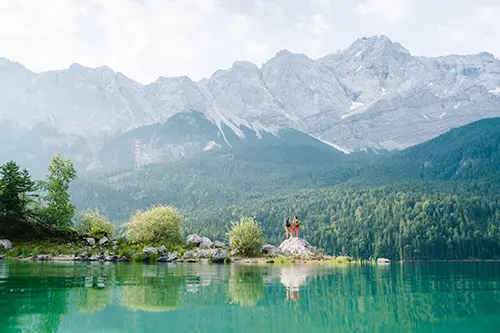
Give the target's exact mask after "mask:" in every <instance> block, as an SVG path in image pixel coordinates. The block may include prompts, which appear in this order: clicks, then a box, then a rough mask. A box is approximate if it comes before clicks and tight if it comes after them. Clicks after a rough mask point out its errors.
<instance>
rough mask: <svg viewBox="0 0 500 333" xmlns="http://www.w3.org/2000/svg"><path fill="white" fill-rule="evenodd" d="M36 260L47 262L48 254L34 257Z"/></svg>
mask: <svg viewBox="0 0 500 333" xmlns="http://www.w3.org/2000/svg"><path fill="white" fill-rule="evenodd" d="M36 260H37V261H49V260H50V256H49V255H48V254H40V255H38V256H36Z"/></svg>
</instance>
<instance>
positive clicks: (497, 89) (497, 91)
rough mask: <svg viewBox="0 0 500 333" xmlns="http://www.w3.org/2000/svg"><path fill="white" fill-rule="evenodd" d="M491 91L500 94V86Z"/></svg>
mask: <svg viewBox="0 0 500 333" xmlns="http://www.w3.org/2000/svg"><path fill="white" fill-rule="evenodd" d="M489 92H490V93H492V94H495V95H500V87H496V89H493V90H490V91H489Z"/></svg>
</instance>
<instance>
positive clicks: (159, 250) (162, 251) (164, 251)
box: [158, 245, 167, 254]
mask: <svg viewBox="0 0 500 333" xmlns="http://www.w3.org/2000/svg"><path fill="white" fill-rule="evenodd" d="M158 252H160V253H161V254H165V253H167V247H166V246H165V245H162V246H160V248H159V249H158Z"/></svg>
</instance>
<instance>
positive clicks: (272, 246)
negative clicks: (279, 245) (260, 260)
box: [261, 244, 276, 253]
mask: <svg viewBox="0 0 500 333" xmlns="http://www.w3.org/2000/svg"><path fill="white" fill-rule="evenodd" d="M275 247H276V246H274V245H271V244H266V245H264V246H263V247H262V250H261V251H262V252H264V253H268V252H269V250H270V249H272V248H275Z"/></svg>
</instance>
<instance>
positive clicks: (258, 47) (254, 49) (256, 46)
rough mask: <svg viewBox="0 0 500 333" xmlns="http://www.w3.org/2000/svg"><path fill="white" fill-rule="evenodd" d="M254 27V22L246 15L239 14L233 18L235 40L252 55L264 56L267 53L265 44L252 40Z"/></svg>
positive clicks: (231, 25)
mask: <svg viewBox="0 0 500 333" xmlns="http://www.w3.org/2000/svg"><path fill="white" fill-rule="evenodd" d="M254 26H255V23H254V22H253V20H252V19H250V18H249V17H248V16H246V15H243V14H239V15H236V16H234V17H233V18H231V22H230V29H231V31H232V36H233V38H234V39H235V40H236V41H237V42H238V43H239V44H240V46H241V47H243V48H244V50H245V51H246V52H247V53H250V54H251V55H256V54H262V53H265V52H266V51H267V45H266V44H265V43H263V42H260V41H257V40H255V39H252V37H251V34H252V31H253V30H254Z"/></svg>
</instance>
